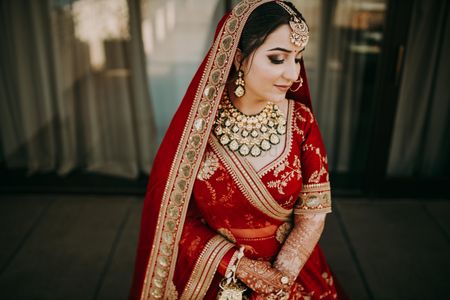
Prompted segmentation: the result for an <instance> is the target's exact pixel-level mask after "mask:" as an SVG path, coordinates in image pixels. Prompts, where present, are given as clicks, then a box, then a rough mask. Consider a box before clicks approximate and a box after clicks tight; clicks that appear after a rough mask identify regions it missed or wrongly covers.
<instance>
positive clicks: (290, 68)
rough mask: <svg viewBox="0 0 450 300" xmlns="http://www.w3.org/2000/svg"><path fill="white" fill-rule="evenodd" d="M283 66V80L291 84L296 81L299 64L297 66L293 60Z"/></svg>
mask: <svg viewBox="0 0 450 300" xmlns="http://www.w3.org/2000/svg"><path fill="white" fill-rule="evenodd" d="M285 66H286V69H285V70H284V78H286V79H287V80H289V81H291V82H294V81H295V80H297V78H298V76H299V74H300V64H297V63H296V62H295V60H294V61H292V62H289V63H287V64H285Z"/></svg>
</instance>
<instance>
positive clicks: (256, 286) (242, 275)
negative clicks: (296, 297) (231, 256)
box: [236, 257, 292, 295]
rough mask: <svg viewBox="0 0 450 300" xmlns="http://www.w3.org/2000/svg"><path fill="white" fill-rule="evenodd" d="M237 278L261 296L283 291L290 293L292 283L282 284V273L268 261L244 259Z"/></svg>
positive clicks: (239, 265)
mask: <svg viewBox="0 0 450 300" xmlns="http://www.w3.org/2000/svg"><path fill="white" fill-rule="evenodd" d="M236 276H237V277H238V278H239V279H240V280H241V281H242V282H243V283H245V285H247V286H248V287H249V288H251V289H252V290H253V291H255V292H257V293H259V294H264V295H268V294H276V293H278V292H279V291H280V290H281V291H285V292H287V291H289V288H290V286H291V285H292V281H291V280H289V281H288V282H287V283H286V284H283V283H282V277H286V276H285V275H284V274H283V273H282V272H280V271H279V270H277V269H275V268H273V267H272V266H271V264H270V263H269V262H267V261H259V260H252V259H249V258H247V257H243V258H242V259H241V261H240V262H239V264H238V266H237V270H236Z"/></svg>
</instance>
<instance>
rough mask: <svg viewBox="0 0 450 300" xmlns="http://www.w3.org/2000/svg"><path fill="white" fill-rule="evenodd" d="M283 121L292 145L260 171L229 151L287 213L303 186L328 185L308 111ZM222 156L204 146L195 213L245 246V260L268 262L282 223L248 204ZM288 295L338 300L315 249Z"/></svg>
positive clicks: (214, 288) (214, 287)
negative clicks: (289, 129)
mask: <svg viewBox="0 0 450 300" xmlns="http://www.w3.org/2000/svg"><path fill="white" fill-rule="evenodd" d="M288 122H289V123H291V124H292V140H291V141H292V142H291V144H290V145H289V144H286V145H285V150H284V151H283V153H282V154H281V155H280V156H279V157H278V158H276V159H275V160H274V161H272V162H270V163H269V164H268V165H267V166H265V167H263V168H262V169H261V170H259V171H257V170H254V169H253V167H252V166H251V165H250V164H248V163H245V159H243V158H240V157H239V156H238V155H237V154H233V153H231V152H229V151H228V153H230V155H231V156H233V155H234V156H235V157H236V159H237V160H240V161H242V164H241V165H240V167H241V168H245V169H246V170H247V171H248V173H249V174H250V175H251V176H252V178H254V180H261V181H262V182H263V183H264V186H265V187H266V188H267V190H268V191H269V192H270V194H271V195H272V196H273V198H274V199H275V201H276V202H278V204H279V205H281V206H282V207H284V208H286V209H292V208H293V207H294V205H295V204H296V202H297V201H298V200H297V199H298V196H299V194H300V191H301V188H302V185H303V184H320V183H326V182H328V166H327V164H326V159H325V157H326V155H325V148H324V146H323V143H322V138H321V135H320V131H319V129H318V126H317V123H316V121H315V119H314V116H313V115H312V113H311V111H310V110H309V109H308V108H306V107H305V106H304V105H301V104H298V103H296V104H295V105H293V111H291V112H290V115H289V117H288ZM290 138H291V137H290V136H288V139H290ZM287 143H289V142H287ZM221 155H222V156H223V154H221V153H218V151H217V150H215V148H214V147H212V146H211V145H208V147H207V149H206V151H205V154H204V157H203V160H202V164H201V165H200V170H199V175H200V176H199V177H197V180H196V182H195V185H194V191H193V199H192V201H193V202H195V208H196V210H197V213H198V214H199V215H201V216H202V218H203V219H204V222H205V223H206V224H207V226H208V227H209V228H212V229H213V230H214V231H215V232H220V233H221V234H223V235H224V236H226V237H227V238H228V239H229V240H231V241H233V242H234V243H235V244H236V245H237V246H239V247H240V246H244V248H245V255H246V256H247V257H249V258H252V259H258V260H267V261H273V260H274V259H275V257H276V256H277V254H278V252H279V250H280V248H281V246H282V243H281V242H280V241H279V240H278V238H279V234H278V229H279V228H280V226H282V224H283V223H284V222H283V221H280V220H277V219H273V218H270V217H268V216H267V215H266V214H264V213H263V212H261V211H260V210H258V209H256V208H255V207H254V206H253V205H252V204H251V203H250V201H249V200H248V199H247V197H246V195H245V194H244V193H242V191H241V190H240V188H239V187H238V184H237V182H236V179H234V178H233V176H232V174H231V173H230V171H229V169H228V167H227V165H226V164H225V163H224V162H223V159H222V158H221ZM232 172H239V171H238V170H233V171H232ZM190 234H191V235H192V236H196V237H195V238H194V237H191V241H192V242H193V243H195V240H196V239H199V238H200V236H202V233H201V232H198V233H193V232H192V231H191V232H190ZM286 235H287V232H286ZM181 256H184V255H183V254H181V253H180V254H179V260H180V257H181ZM180 265H181V264H180ZM175 280H176V282H177V283H179V282H180V280H181V281H182V280H183V278H181V276H175ZM219 280H220V277H216V282H213V283H212V284H211V286H210V289H209V292H208V296H207V297H206V298H205V299H215V295H216V294H217V292H218V283H219ZM181 286H182V285H181ZM291 294H292V297H291V298H290V299H303V298H301V297H300V295H301V296H302V297H303V296H310V297H311V298H310V299H337V297H338V293H337V291H336V288H335V285H334V278H333V276H332V273H331V271H330V269H329V267H328V264H327V262H326V260H325V258H324V256H323V254H322V252H321V250H320V248H319V246H315V248H314V250H313V253H312V254H311V256H310V258H309V259H308V261H307V262H306V264H305V265H304V267H303V269H302V271H301V273H300V275H299V276H298V278H297V280H296V284H295V285H294V286H293V289H292V293H291ZM251 299H257V298H251Z"/></svg>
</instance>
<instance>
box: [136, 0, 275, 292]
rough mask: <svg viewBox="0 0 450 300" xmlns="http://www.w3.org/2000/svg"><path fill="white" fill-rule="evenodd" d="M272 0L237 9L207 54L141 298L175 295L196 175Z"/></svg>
mask: <svg viewBox="0 0 450 300" xmlns="http://www.w3.org/2000/svg"><path fill="white" fill-rule="evenodd" d="M270 1H271V0H243V1H242V2H241V3H239V4H238V5H236V6H235V7H234V8H233V10H232V12H231V14H230V15H229V16H228V19H227V20H226V22H225V23H224V25H223V26H222V28H221V29H220V32H219V34H218V37H219V38H217V39H216V40H215V42H214V44H213V46H212V49H211V51H210V53H209V55H208V59H207V63H206V67H205V70H204V72H203V74H202V77H201V80H200V83H199V85H198V88H197V91H196V95H195V98H194V100H193V104H192V107H191V109H190V111H189V115H188V118H187V121H186V126H185V127H184V129H183V133H182V135H181V138H180V142H179V143H178V147H177V150H176V153H175V157H174V160H173V162H172V165H171V167H170V171H169V176H168V179H167V181H166V185H165V188H164V193H163V196H162V199H161V205H160V209H159V213H158V221H157V225H156V228H155V236H154V239H153V244H152V248H151V252H150V256H149V259H148V264H147V268H146V272H145V277H144V283H143V287H142V291H141V296H140V299H141V300H144V299H161V298H164V299H165V298H167V295H168V293H170V291H169V290H170V284H168V282H172V279H173V275H174V271H175V265H176V260H177V256H178V243H179V241H180V238H181V233H182V228H183V226H184V221H185V217H186V213H187V208H188V205H189V199H190V195H191V193H192V188H193V185H194V182H195V178H196V174H197V171H198V168H199V166H200V162H201V159H200V158H201V155H202V154H203V153H204V151H205V148H206V145H207V142H208V135H209V133H210V132H211V128H212V125H213V123H214V118H215V114H216V112H217V108H218V106H219V102H220V98H221V95H222V93H223V89H224V87H225V84H224V83H225V81H226V79H227V77H228V74H229V72H230V69H231V65H232V64H233V57H230V56H232V55H230V54H233V55H234V53H235V51H236V48H237V41H238V40H239V37H240V35H241V32H242V30H243V27H244V24H245V22H246V21H247V18H248V16H249V15H250V13H251V12H252V11H253V10H254V9H255V8H256V7H258V6H259V5H261V4H263V3H266V2H270Z"/></svg>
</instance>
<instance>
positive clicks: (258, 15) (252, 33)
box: [238, 1, 306, 64]
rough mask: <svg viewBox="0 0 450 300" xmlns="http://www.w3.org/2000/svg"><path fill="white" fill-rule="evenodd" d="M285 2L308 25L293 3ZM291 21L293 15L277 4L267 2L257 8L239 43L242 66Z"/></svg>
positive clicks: (249, 19) (246, 24)
mask: <svg viewBox="0 0 450 300" xmlns="http://www.w3.org/2000/svg"><path fill="white" fill-rule="evenodd" d="M283 2H284V3H285V4H286V5H288V6H289V7H290V8H291V9H292V10H293V11H294V12H295V13H296V15H297V17H298V18H300V19H301V20H303V21H304V22H305V23H306V21H305V18H303V15H302V14H301V13H300V12H299V11H298V10H297V8H296V7H295V6H294V5H293V4H292V3H291V2H287V1H283ZM290 20H291V15H290V14H289V13H288V12H287V11H286V10H285V9H284V8H283V7H281V6H280V5H279V4H277V3H276V2H267V3H264V4H262V5H260V6H259V7H257V8H256V9H255V10H254V11H253V12H252V13H251V14H250V16H249V18H248V20H247V22H246V23H245V25H244V28H243V31H242V35H241V39H240V40H239V43H238V48H239V49H240V50H241V52H242V59H241V61H240V64H242V62H243V61H244V60H246V59H247V58H249V57H250V55H251V54H252V53H253V52H254V51H255V50H256V49H258V48H259V47H260V46H261V45H262V44H264V42H265V40H266V39H267V37H268V36H269V35H270V34H271V33H272V32H273V31H275V29H277V28H278V27H279V26H281V25H284V24H289V21H290Z"/></svg>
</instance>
